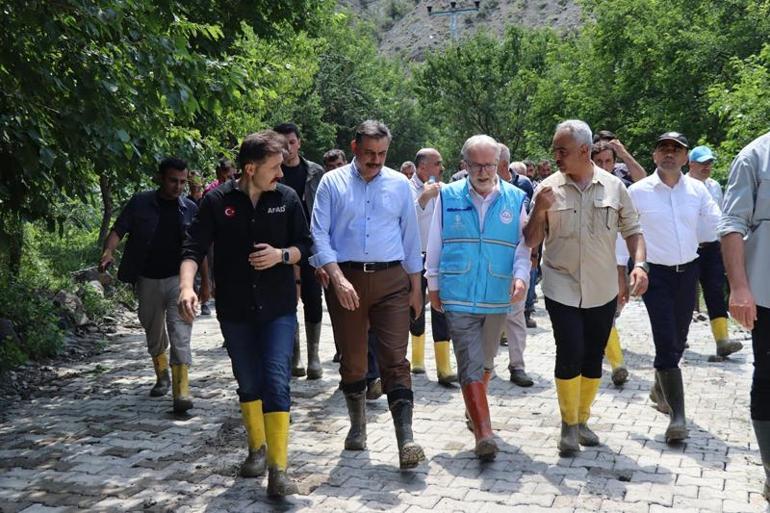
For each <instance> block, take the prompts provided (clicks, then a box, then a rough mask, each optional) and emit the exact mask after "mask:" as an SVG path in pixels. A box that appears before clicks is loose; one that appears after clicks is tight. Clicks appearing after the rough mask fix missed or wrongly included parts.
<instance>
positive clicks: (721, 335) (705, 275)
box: [687, 146, 743, 357]
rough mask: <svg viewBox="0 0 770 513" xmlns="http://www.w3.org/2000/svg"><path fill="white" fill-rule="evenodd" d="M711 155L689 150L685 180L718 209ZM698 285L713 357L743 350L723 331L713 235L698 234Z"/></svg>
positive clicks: (721, 272)
mask: <svg viewBox="0 0 770 513" xmlns="http://www.w3.org/2000/svg"><path fill="white" fill-rule="evenodd" d="M714 160H715V157H714V154H713V153H712V152H711V149H710V148H709V147H708V146H696V147H695V148H693V149H692V150H690V163H689V165H688V167H689V168H690V172H689V173H687V176H688V177H689V178H691V179H694V180H699V181H700V182H701V183H703V185H705V186H706V189H708V191H709V194H711V197H712V198H713V200H714V202H715V203H716V204H717V206H719V207H721V206H722V187H721V186H720V185H719V183H718V182H717V181H716V180H714V179H713V178H711V167H712V165H713V164H714ZM698 241H699V242H700V247H699V248H698V281H699V282H700V286H701V289H702V290H703V298H704V299H705V300H706V310H707V311H708V314H709V321H710V322H711V333H712V334H713V335H714V341H715V342H716V345H717V356H721V357H725V356H728V355H730V354H732V353H734V352H736V351H740V350H741V349H743V344H741V343H740V342H738V341H737V340H736V341H731V340H730V336H729V333H728V330H727V304H726V302H725V294H724V290H725V267H724V264H723V263H722V249H721V247H720V245H719V238H718V236H717V233H716V231H708V232H704V233H699V234H698Z"/></svg>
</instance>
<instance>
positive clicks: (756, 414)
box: [751, 306, 770, 420]
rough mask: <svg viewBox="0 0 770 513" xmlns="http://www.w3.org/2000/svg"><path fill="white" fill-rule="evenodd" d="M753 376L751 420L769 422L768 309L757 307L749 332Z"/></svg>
mask: <svg viewBox="0 0 770 513" xmlns="http://www.w3.org/2000/svg"><path fill="white" fill-rule="evenodd" d="M751 340H752V346H753V348H754V376H753V379H752V381H751V418H752V420H770V308H765V307H762V306H757V320H756V321H755V322H754V329H753V330H752V331H751Z"/></svg>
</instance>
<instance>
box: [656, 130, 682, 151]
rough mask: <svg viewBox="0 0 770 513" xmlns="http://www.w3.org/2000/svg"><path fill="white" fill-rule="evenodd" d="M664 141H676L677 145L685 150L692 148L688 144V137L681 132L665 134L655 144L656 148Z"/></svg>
mask: <svg viewBox="0 0 770 513" xmlns="http://www.w3.org/2000/svg"><path fill="white" fill-rule="evenodd" d="M663 141H674V142H675V143H677V144H679V145H681V146H682V147H684V148H689V147H690V143H689V142H687V137H685V136H684V135H682V134H680V133H679V132H666V133H665V134H662V135H661V136H660V137H658V140H657V141H656V142H655V146H656V147H657V146H658V145H659V144H660V143H662V142H663Z"/></svg>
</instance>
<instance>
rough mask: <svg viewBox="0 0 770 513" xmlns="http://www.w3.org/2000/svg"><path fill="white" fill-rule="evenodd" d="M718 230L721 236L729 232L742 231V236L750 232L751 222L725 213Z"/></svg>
mask: <svg viewBox="0 0 770 513" xmlns="http://www.w3.org/2000/svg"><path fill="white" fill-rule="evenodd" d="M717 232H718V233H719V236H720V237H724V236H725V235H727V234H729V233H740V234H741V236H742V237H745V236H746V235H748V234H749V224H748V223H747V222H746V221H745V220H744V219H743V218H741V217H733V216H727V215H723V216H722V219H721V221H720V222H719V226H718V228H717Z"/></svg>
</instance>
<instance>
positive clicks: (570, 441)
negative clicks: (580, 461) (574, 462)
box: [557, 421, 580, 457]
mask: <svg viewBox="0 0 770 513" xmlns="http://www.w3.org/2000/svg"><path fill="white" fill-rule="evenodd" d="M557 447H558V449H559V456H563V457H568V456H574V455H575V454H577V453H579V452H580V444H579V443H578V425H577V424H573V425H569V424H567V423H566V422H563V421H562V423H561V434H560V435H559V443H558V445H557Z"/></svg>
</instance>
